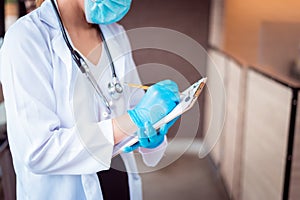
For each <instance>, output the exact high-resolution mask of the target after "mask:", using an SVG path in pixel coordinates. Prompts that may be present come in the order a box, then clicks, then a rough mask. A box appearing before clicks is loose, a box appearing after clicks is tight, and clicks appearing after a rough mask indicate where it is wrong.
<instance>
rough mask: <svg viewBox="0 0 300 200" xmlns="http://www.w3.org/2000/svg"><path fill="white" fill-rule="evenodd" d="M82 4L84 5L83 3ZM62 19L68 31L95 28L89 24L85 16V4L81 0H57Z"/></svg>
mask: <svg viewBox="0 0 300 200" xmlns="http://www.w3.org/2000/svg"><path fill="white" fill-rule="evenodd" d="M81 2H82V3H81ZM57 5H58V9H59V11H60V15H61V19H62V21H63V24H64V26H65V27H66V29H67V30H69V31H70V30H73V29H74V28H75V29H90V28H93V27H94V26H93V25H92V24H90V23H88V22H87V21H86V19H85V14H84V3H83V1H79V0H57Z"/></svg>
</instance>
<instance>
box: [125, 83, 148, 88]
mask: <svg viewBox="0 0 300 200" xmlns="http://www.w3.org/2000/svg"><path fill="white" fill-rule="evenodd" d="M125 84H126V85H128V86H129V87H134V88H141V89H144V90H147V89H148V88H149V87H150V86H146V85H139V84H134V83H125Z"/></svg>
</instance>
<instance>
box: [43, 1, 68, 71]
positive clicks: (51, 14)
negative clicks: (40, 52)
mask: <svg viewBox="0 0 300 200" xmlns="http://www.w3.org/2000/svg"><path fill="white" fill-rule="evenodd" d="M39 17H40V19H41V21H42V22H44V23H45V24H47V25H48V28H49V31H50V34H51V36H50V37H52V39H51V43H52V48H53V51H54V54H55V55H57V56H58V57H59V58H60V59H61V61H62V62H63V63H64V64H65V65H66V66H67V69H68V72H70V71H69V70H72V56H71V53H70V50H69V49H68V47H67V45H66V43H65V41H64V39H63V36H62V33H61V30H60V26H59V22H58V19H57V17H56V14H55V11H54V9H53V6H52V4H51V2H50V1H46V2H45V3H43V4H42V5H41V8H40V10H39ZM68 74H70V73H68Z"/></svg>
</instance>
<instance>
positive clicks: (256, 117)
mask: <svg viewBox="0 0 300 200" xmlns="http://www.w3.org/2000/svg"><path fill="white" fill-rule="evenodd" d="M209 56H210V58H211V60H212V61H213V62H214V64H212V63H209V64H208V69H207V76H208V77H209V81H212V82H213V81H214V79H220V77H221V79H222V81H223V85H224V89H225V94H226V95H225V101H224V102H225V104H224V105H222V106H224V109H225V110H226V114H225V116H221V115H220V116H217V118H218V120H220V121H221V120H222V119H223V121H224V126H223V129H222V134H221V137H220V138H219V140H218V143H217V144H216V145H215V147H214V150H213V151H212V152H211V157H212V159H213V161H214V163H215V164H216V166H217V169H218V170H219V172H220V174H221V176H222V178H223V180H224V183H225V186H226V188H227V191H228V194H229V196H230V198H232V199H242V200H252V199H296V198H297V197H298V198H299V196H300V135H299V134H300V111H299V108H298V107H297V104H298V96H299V89H300V81H297V80H292V79H290V78H289V77H286V76H284V75H280V74H278V73H276V72H274V71H272V70H270V68H267V67H259V66H248V65H247V64H246V63H245V62H244V61H242V60H241V59H236V58H234V57H233V56H232V55H229V54H228V53H225V52H223V51H221V50H218V49H216V48H210V50H209ZM211 67H217V69H218V71H219V74H215V73H213V70H210V68H211ZM206 99H209V96H207V97H206ZM208 102H209V101H207V100H206V105H205V116H206V117H205V119H206V122H205V127H206V128H207V127H208V126H209V124H210V122H209V120H207V119H210V116H211V115H212V113H211V110H212V106H214V105H210V104H209V103H208ZM220 102H222V101H220ZM297 110H298V111H297Z"/></svg>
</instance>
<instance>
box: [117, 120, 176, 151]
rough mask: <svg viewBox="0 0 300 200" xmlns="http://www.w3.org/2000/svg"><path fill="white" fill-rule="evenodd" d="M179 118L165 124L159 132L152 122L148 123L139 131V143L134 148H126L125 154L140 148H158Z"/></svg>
mask: <svg viewBox="0 0 300 200" xmlns="http://www.w3.org/2000/svg"><path fill="white" fill-rule="evenodd" d="M178 118H179V117H177V118H175V119H173V120H172V121H170V122H169V123H167V124H164V125H163V126H162V127H161V128H160V129H159V131H156V130H155V129H154V128H153V126H152V125H151V124H150V122H146V123H145V126H144V127H142V128H139V130H138V131H137V135H138V138H139V141H138V142H137V143H135V144H134V145H132V146H129V147H125V148H124V149H123V152H125V153H128V152H131V151H134V150H135V149H137V148H138V147H143V148H149V149H153V148H156V147H158V146H159V145H160V144H161V143H162V142H163V141H164V138H165V135H166V134H167V132H168V130H169V128H170V127H171V126H172V125H173V124H174V123H175V122H176V120H177V119H178Z"/></svg>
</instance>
